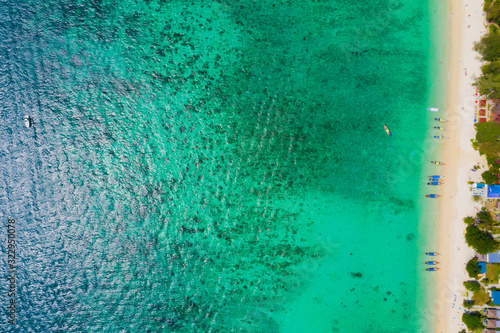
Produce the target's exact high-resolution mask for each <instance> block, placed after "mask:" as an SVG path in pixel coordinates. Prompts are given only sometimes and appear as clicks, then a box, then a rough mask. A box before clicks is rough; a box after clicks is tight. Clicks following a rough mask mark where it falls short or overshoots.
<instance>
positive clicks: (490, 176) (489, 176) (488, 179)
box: [481, 170, 498, 185]
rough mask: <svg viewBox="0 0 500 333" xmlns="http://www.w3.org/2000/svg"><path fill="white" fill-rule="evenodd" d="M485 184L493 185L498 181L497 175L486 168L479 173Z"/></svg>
mask: <svg viewBox="0 0 500 333" xmlns="http://www.w3.org/2000/svg"><path fill="white" fill-rule="evenodd" d="M481 177H483V180H484V182H485V183H486V185H493V184H495V183H498V176H497V175H495V174H494V173H492V172H491V171H490V170H486V171H485V172H483V173H482V174H481Z"/></svg>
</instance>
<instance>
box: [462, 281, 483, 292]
mask: <svg viewBox="0 0 500 333" xmlns="http://www.w3.org/2000/svg"><path fill="white" fill-rule="evenodd" d="M464 287H465V289H467V290H469V291H472V292H473V293H478V292H479V291H481V285H480V284H479V282H477V281H466V282H464Z"/></svg>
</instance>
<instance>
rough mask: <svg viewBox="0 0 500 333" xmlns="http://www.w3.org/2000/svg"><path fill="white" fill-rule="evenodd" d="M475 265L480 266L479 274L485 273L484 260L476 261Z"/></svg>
mask: <svg viewBox="0 0 500 333" xmlns="http://www.w3.org/2000/svg"><path fill="white" fill-rule="evenodd" d="M477 265H478V266H479V267H480V268H481V271H480V272H479V274H483V273H486V263H485V262H478V263H477Z"/></svg>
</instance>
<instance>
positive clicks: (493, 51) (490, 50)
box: [474, 34, 500, 61]
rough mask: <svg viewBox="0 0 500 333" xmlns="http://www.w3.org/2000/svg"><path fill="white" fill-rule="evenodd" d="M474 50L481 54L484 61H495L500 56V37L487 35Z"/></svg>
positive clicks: (477, 43) (476, 44)
mask: <svg viewBox="0 0 500 333" xmlns="http://www.w3.org/2000/svg"><path fill="white" fill-rule="evenodd" d="M474 50H475V51H477V52H479V53H480V54H481V56H482V57H483V60H484V61H495V60H497V59H498V55H499V54H500V35H498V34H487V35H484V36H483V37H481V39H480V41H479V42H476V43H475V44H474Z"/></svg>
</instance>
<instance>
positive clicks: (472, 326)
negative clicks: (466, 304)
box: [462, 311, 483, 331]
mask: <svg viewBox="0 0 500 333" xmlns="http://www.w3.org/2000/svg"><path fill="white" fill-rule="evenodd" d="M462 321H463V322H464V324H465V326H467V328H468V329H469V330H470V331H474V330H476V329H478V328H483V317H482V316H481V313H479V312H478V311H474V312H466V313H464V314H463V315H462Z"/></svg>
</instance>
